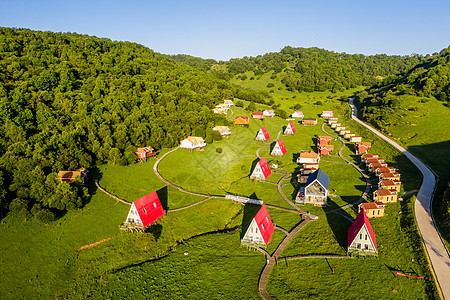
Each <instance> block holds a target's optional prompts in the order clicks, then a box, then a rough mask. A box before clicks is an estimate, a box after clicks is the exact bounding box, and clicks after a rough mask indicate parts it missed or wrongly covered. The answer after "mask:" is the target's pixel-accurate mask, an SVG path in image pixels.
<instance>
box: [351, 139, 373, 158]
mask: <svg viewBox="0 0 450 300" xmlns="http://www.w3.org/2000/svg"><path fill="white" fill-rule="evenodd" d="M370 147H372V143H371V142H358V143H355V152H356V154H357V155H359V154H361V153H367V151H369V150H370Z"/></svg>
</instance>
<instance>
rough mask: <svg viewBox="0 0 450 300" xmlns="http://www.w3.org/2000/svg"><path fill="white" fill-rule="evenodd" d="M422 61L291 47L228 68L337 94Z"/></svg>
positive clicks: (297, 88)
mask: <svg viewBox="0 0 450 300" xmlns="http://www.w3.org/2000/svg"><path fill="white" fill-rule="evenodd" d="M422 60H423V57H422V56H420V55H411V56H396V55H394V56H389V55H386V54H380V55H371V56H365V55H362V54H346V53H336V52H332V51H327V50H323V49H319V48H293V47H289V46H288V47H285V48H283V49H282V50H281V51H280V52H277V53H267V54H264V55H259V56H257V57H244V58H241V59H231V60H229V61H228V62H227V63H226V66H227V71H228V73H230V74H231V75H238V74H242V73H245V72H248V71H252V72H253V73H254V74H255V75H256V76H258V75H262V74H265V73H268V72H273V73H274V74H273V75H272V76H273V77H274V79H275V78H276V77H278V79H280V80H281V82H282V83H283V84H284V85H285V86H286V88H287V89H288V90H291V91H300V92H301V91H305V92H313V91H325V90H331V91H333V92H336V91H338V90H344V89H349V88H354V87H357V86H360V85H364V86H370V85H373V84H376V83H377V82H378V81H379V80H382V79H383V78H384V77H387V76H389V75H392V74H398V73H404V72H407V71H409V70H410V69H412V68H413V67H414V66H416V65H417V64H418V63H420V62H422Z"/></svg>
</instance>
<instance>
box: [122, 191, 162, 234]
mask: <svg viewBox="0 0 450 300" xmlns="http://www.w3.org/2000/svg"><path fill="white" fill-rule="evenodd" d="M133 205H134V206H135V207H136V211H137V213H138V214H139V218H140V220H141V223H142V225H143V226H144V227H146V226H148V225H151V224H152V223H153V222H155V221H156V220H158V219H159V218H161V217H162V216H164V214H165V212H164V209H163V207H162V205H161V202H160V201H159V198H158V194H157V193H156V192H152V193H150V194H148V195H146V196H144V197H142V198H140V199H138V200H136V201H134V202H133ZM130 212H131V209H130Z"/></svg>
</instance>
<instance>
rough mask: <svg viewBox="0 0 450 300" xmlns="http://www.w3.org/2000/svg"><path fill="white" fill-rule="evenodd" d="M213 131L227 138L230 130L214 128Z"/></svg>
mask: <svg viewBox="0 0 450 300" xmlns="http://www.w3.org/2000/svg"><path fill="white" fill-rule="evenodd" d="M213 130H214V131H218V132H219V133H220V135H221V136H224V137H228V136H229V135H230V134H231V131H230V128H228V126H215V127H214V128H213Z"/></svg>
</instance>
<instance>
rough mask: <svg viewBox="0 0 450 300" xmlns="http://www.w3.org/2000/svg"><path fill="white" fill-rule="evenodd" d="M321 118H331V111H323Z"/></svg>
mask: <svg viewBox="0 0 450 300" xmlns="http://www.w3.org/2000/svg"><path fill="white" fill-rule="evenodd" d="M320 117H321V118H331V117H333V112H332V111H331V110H324V111H323V112H322V114H321V115H320Z"/></svg>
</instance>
